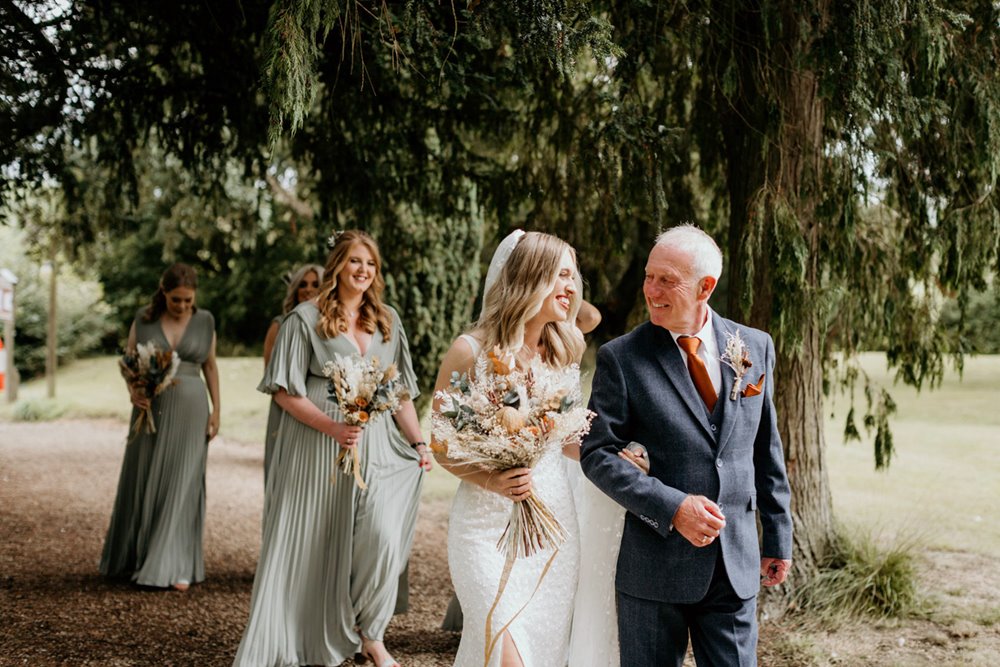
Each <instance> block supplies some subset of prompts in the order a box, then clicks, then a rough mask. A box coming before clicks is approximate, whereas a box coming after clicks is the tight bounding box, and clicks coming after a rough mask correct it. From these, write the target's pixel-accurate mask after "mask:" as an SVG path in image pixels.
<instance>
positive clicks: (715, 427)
mask: <svg viewBox="0 0 1000 667" xmlns="http://www.w3.org/2000/svg"><path fill="white" fill-rule="evenodd" d="M718 430H719V427H718V426H716V425H715V424H712V433H715V432H716V431H718Z"/></svg>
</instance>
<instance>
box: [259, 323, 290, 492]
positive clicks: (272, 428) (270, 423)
mask: <svg viewBox="0 0 1000 667" xmlns="http://www.w3.org/2000/svg"><path fill="white" fill-rule="evenodd" d="M284 319H285V316H284V315H278V316H276V317H275V318H274V319H272V320H271V322H277V323H278V325H279V326H280V325H281V322H282V320H284ZM275 342H277V339H275ZM279 417H281V408H280V407H278V404H277V403H275V402H274V398H272V399H271V405H270V406H269V407H268V410H267V431H266V432H265V433H264V487H265V488H266V487H267V471H268V470H270V469H271V458H272V456H273V454H274V439H275V438H276V437H277V436H278V418H279Z"/></svg>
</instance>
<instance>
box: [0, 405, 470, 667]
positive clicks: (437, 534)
mask: <svg viewBox="0 0 1000 667" xmlns="http://www.w3.org/2000/svg"><path fill="white" fill-rule="evenodd" d="M125 435H126V427H125V426H124V425H123V424H121V423H120V422H117V421H91V420H86V421H75V420H68V421H58V422H49V423H45V424H30V423H8V422H0V665H32V666H35V665H102V666H104V665H113V666H119V665H144V666H148V665H199V666H210V665H230V664H232V659H233V655H234V654H235V652H236V647H237V645H238V644H239V641H240V636H241V634H242V632H243V627H244V625H245V624H246V620H247V613H248V609H249V604H250V589H251V587H252V584H253V573H254V567H255V565H256V560H257V553H258V550H259V547H260V516H261V505H262V501H263V497H262V496H263V489H262V486H263V483H262V478H261V466H262V450H261V449H259V448H256V447H252V446H250V445H244V444H240V443H234V442H226V441H225V440H223V439H221V438H220V439H216V440H215V441H214V442H213V443H212V444H211V449H210V452H209V457H208V473H207V475H208V477H207V481H206V483H207V487H208V506H207V521H206V531H205V533H206V534H205V569H206V577H207V579H206V582H205V583H204V584H201V585H199V586H194V587H192V589H191V590H190V591H188V592H187V593H176V592H167V591H157V590H141V589H139V588H137V587H135V586H132V585H129V584H126V583H115V582H109V581H106V580H105V579H104V578H102V577H101V576H100V575H98V573H97V563H98V560H99V558H100V552H101V546H102V544H103V540H104V533H105V531H106V530H107V524H108V520H109V518H110V512H111V505H112V501H113V500H114V494H115V486H116V483H117V480H118V471H119V467H120V465H121V456H122V451H123V447H124V443H125ZM447 513H448V506H447V502H446V501H443V500H437V501H431V502H426V503H425V504H424V506H423V507H422V508H421V514H420V522H419V524H418V527H417V537H416V542H415V544H414V550H413V558H412V561H411V570H410V602H411V607H410V612H409V613H407V614H404V615H401V616H397V617H395V619H393V622H392V624H391V625H390V626H389V630H388V632H387V635H386V640H387V643H388V645H389V647H390V649H391V650H393V652H394V654H395V655H396V657H397V659H399V660H400V661H402V663H403V664H404V665H406V666H407V667H411V666H414V667H423V666H428V667H429V666H437V665H450V664H451V663H452V659H453V657H454V654H455V650H456V649H457V647H458V635H456V634H453V633H447V632H443V631H441V630H439V629H438V627H437V626H438V624H439V623H440V620H441V615H442V611H443V610H444V608H445V606H446V605H447V603H448V598H449V597H450V596H451V587H450V582H449V580H448V566H447V554H446V545H445V542H444V540H442V539H441V536H442V535H443V533H444V526H445V525H446V519H447ZM347 664H350V663H347Z"/></svg>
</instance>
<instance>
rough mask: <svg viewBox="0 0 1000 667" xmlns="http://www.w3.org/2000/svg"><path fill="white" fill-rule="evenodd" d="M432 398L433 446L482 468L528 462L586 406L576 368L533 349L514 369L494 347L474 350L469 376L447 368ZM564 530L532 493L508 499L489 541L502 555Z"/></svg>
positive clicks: (532, 549)
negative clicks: (554, 363) (558, 365)
mask: <svg viewBox="0 0 1000 667" xmlns="http://www.w3.org/2000/svg"><path fill="white" fill-rule="evenodd" d="M435 398H438V399H440V401H441V404H440V408H439V409H438V410H437V411H436V412H435V413H434V415H433V417H432V429H433V434H434V441H435V448H437V449H438V450H439V451H442V452H443V453H445V454H447V456H448V458H450V459H452V460H455V461H461V462H464V463H470V464H474V465H476V466H479V467H481V468H485V469H488V470H496V471H502V470H509V469H510V468H531V467H534V465H535V464H536V463H537V462H538V461H539V460H540V459H541V458H542V456H543V455H545V454H546V453H547V452H550V451H552V450H554V449H555V450H558V449H561V448H562V446H563V444H564V443H566V442H568V441H572V440H574V439H577V438H580V437H582V436H583V435H584V434H586V433H587V431H589V430H590V421H591V420H592V419H593V417H594V414H593V413H592V412H590V411H589V410H587V408H586V407H584V406H583V404H582V400H581V396H580V369H579V368H578V367H576V366H570V367H567V368H563V369H553V368H549V367H548V366H546V365H545V364H544V363H542V361H541V360H540V359H539V358H538V357H536V358H535V360H534V361H533V362H532V364H531V365H530V366H529V367H528V368H526V369H524V370H521V369H517V368H516V367H515V365H514V363H513V359H512V358H511V357H510V356H509V355H507V356H504V355H502V354H501V353H500V351H499V349H498V348H494V349H493V351H491V352H488V353H486V354H483V355H480V356H479V358H478V359H477V360H476V363H475V366H474V369H473V373H472V377H469V376H468V375H466V374H463V375H459V374H458V373H454V374H453V375H452V378H451V386H450V387H449V388H448V389H444V390H441V391H439V392H438V393H437V395H436V396H435ZM565 539H566V531H565V529H564V528H563V527H562V526H561V525H560V523H559V521H558V519H556V517H555V516H554V515H553V514H552V512H551V510H550V509H549V508H548V507H546V505H545V503H544V502H542V500H541V499H540V498H538V497H537V496H536V495H534V494H532V495H530V496H529V497H528V498H527V499H526V500H523V501H521V502H516V503H514V507H513V508H512V509H511V514H510V521H509V522H508V524H507V527H506V529H505V530H504V532H503V534H502V535H501V536H500V539H499V541H498V542H497V548H498V549H499V550H500V551H502V552H503V553H504V554H506V555H507V556H508V557H510V558H519V557H522V556H530V555H532V554H534V553H536V552H537V551H540V550H542V549H545V548H547V547H550V546H556V547H557V546H559V545H560V544H561V543H562V542H563V541H564V540H565Z"/></svg>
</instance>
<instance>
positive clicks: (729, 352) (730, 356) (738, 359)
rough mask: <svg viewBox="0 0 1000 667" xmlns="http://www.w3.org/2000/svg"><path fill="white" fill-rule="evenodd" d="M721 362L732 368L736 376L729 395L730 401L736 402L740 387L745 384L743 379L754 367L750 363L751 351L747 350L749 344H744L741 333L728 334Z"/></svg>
mask: <svg viewBox="0 0 1000 667" xmlns="http://www.w3.org/2000/svg"><path fill="white" fill-rule="evenodd" d="M720 361H722V363H724V364H725V365H727V366H729V367H730V368H732V369H733V373H734V374H735V377H734V378H733V390H732V391H731V392H730V393H729V400H731V401H735V400H736V397H737V396H738V395H739V393H740V385H741V384H742V383H743V377H744V376H745V375H746V374H747V371H749V370H750V367H751V366H753V362H751V361H750V350H749V348H747V344H746V343H744V342H743V338H742V337H741V336H740V332H739V331H737V332H736V333H727V334H726V349H725V351H724V352H723V353H722V357H721V358H720Z"/></svg>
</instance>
